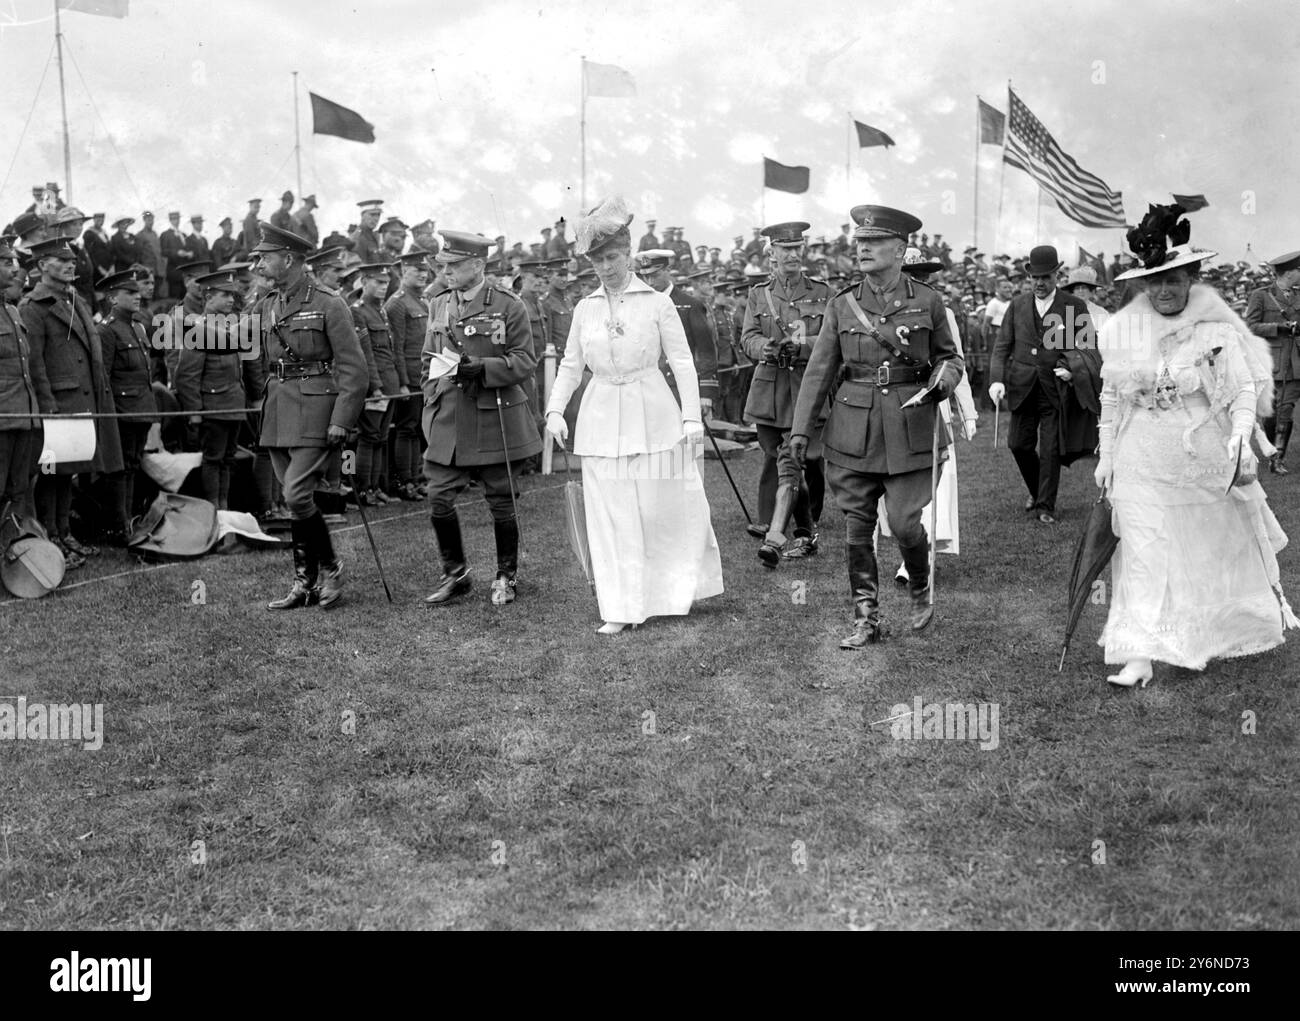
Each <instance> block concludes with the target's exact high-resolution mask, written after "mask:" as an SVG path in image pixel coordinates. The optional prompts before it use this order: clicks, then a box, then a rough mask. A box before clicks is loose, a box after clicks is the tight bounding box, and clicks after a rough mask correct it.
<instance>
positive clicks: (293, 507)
mask: <svg viewBox="0 0 1300 1021" xmlns="http://www.w3.org/2000/svg"><path fill="white" fill-rule="evenodd" d="M268 453H270V455H271V467H272V468H274V469H275V477H276V478H277V479H278V480H279V481H280V486H281V487H282V489H283V490H284V503H285V506H286V507H288V508H289V516H290V517H291V518H293V519H294V520H296V521H306V520H307V519H308V518H310V517H314V516H315V514H316V487H317V486H318V485H320V483H321V482H322V480H323V479H324V478H325V475H326V473H327V472H328V471H329V470H330V465H331V464H335V465H337V464H338V463H339V448H338V447H270V448H269V449H268Z"/></svg>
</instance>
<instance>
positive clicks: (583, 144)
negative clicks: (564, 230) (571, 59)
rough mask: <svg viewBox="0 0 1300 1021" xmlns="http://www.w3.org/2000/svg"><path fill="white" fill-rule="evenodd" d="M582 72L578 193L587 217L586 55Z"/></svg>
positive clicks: (583, 59) (579, 108) (582, 58)
mask: <svg viewBox="0 0 1300 1021" xmlns="http://www.w3.org/2000/svg"><path fill="white" fill-rule="evenodd" d="M580 59H581V62H582V70H581V71H580V72H579V74H580V77H581V79H582V81H581V82H580V84H579V91H580V92H581V93H582V99H581V100H580V102H579V104H578V111H579V112H578V139H579V141H578V147H579V148H580V149H581V150H582V184H581V187H580V189H579V191H578V195H579V197H580V201H581V205H582V210H581V212H582V213H583V214H584V215H585V214H586V212H587V57H586V55H585V54H584V55H583V56H582V57H581V58H580Z"/></svg>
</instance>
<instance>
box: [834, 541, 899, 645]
mask: <svg viewBox="0 0 1300 1021" xmlns="http://www.w3.org/2000/svg"><path fill="white" fill-rule="evenodd" d="M845 556H846V559H847V560H848V566H849V590H850V592H851V595H852V598H853V634H851V635H849V637H847V638H845V639H844V640H843V641H842V642H840V648H841V649H861V648H862V647H863V646H864V645H874V644H875V643H877V642H879V641H881V640H882V639H884V638H885V637H886V636H887V635H888V634H889V631H888V629H887V628H886V627H885V625H884V622H883V621H882V620H881V617H880V579H879V577H878V574H877V569H876V551H875V549H874V548H873V547H872V546H871V544H870V543H862V542H858V543H851V544H849V545H847V546H846V547H845Z"/></svg>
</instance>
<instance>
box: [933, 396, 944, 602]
mask: <svg viewBox="0 0 1300 1021" xmlns="http://www.w3.org/2000/svg"><path fill="white" fill-rule="evenodd" d="M942 424H943V415H941V414H940V413H939V405H937V404H936V405H935V406H934V445H933V447H932V448H931V451H930V456H931V461H930V605H931V606H934V567H935V554H934V551H935V547H936V546H938V545H939V426H940V425H942Z"/></svg>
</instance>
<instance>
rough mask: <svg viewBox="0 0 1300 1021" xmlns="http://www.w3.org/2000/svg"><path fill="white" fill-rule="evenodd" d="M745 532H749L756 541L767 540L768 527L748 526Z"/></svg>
mask: <svg viewBox="0 0 1300 1021" xmlns="http://www.w3.org/2000/svg"><path fill="white" fill-rule="evenodd" d="M745 531H746V532H748V533H749V534H750V535H752V536H753V537H754V538H755V539H766V538H767V525H746V526H745Z"/></svg>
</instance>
